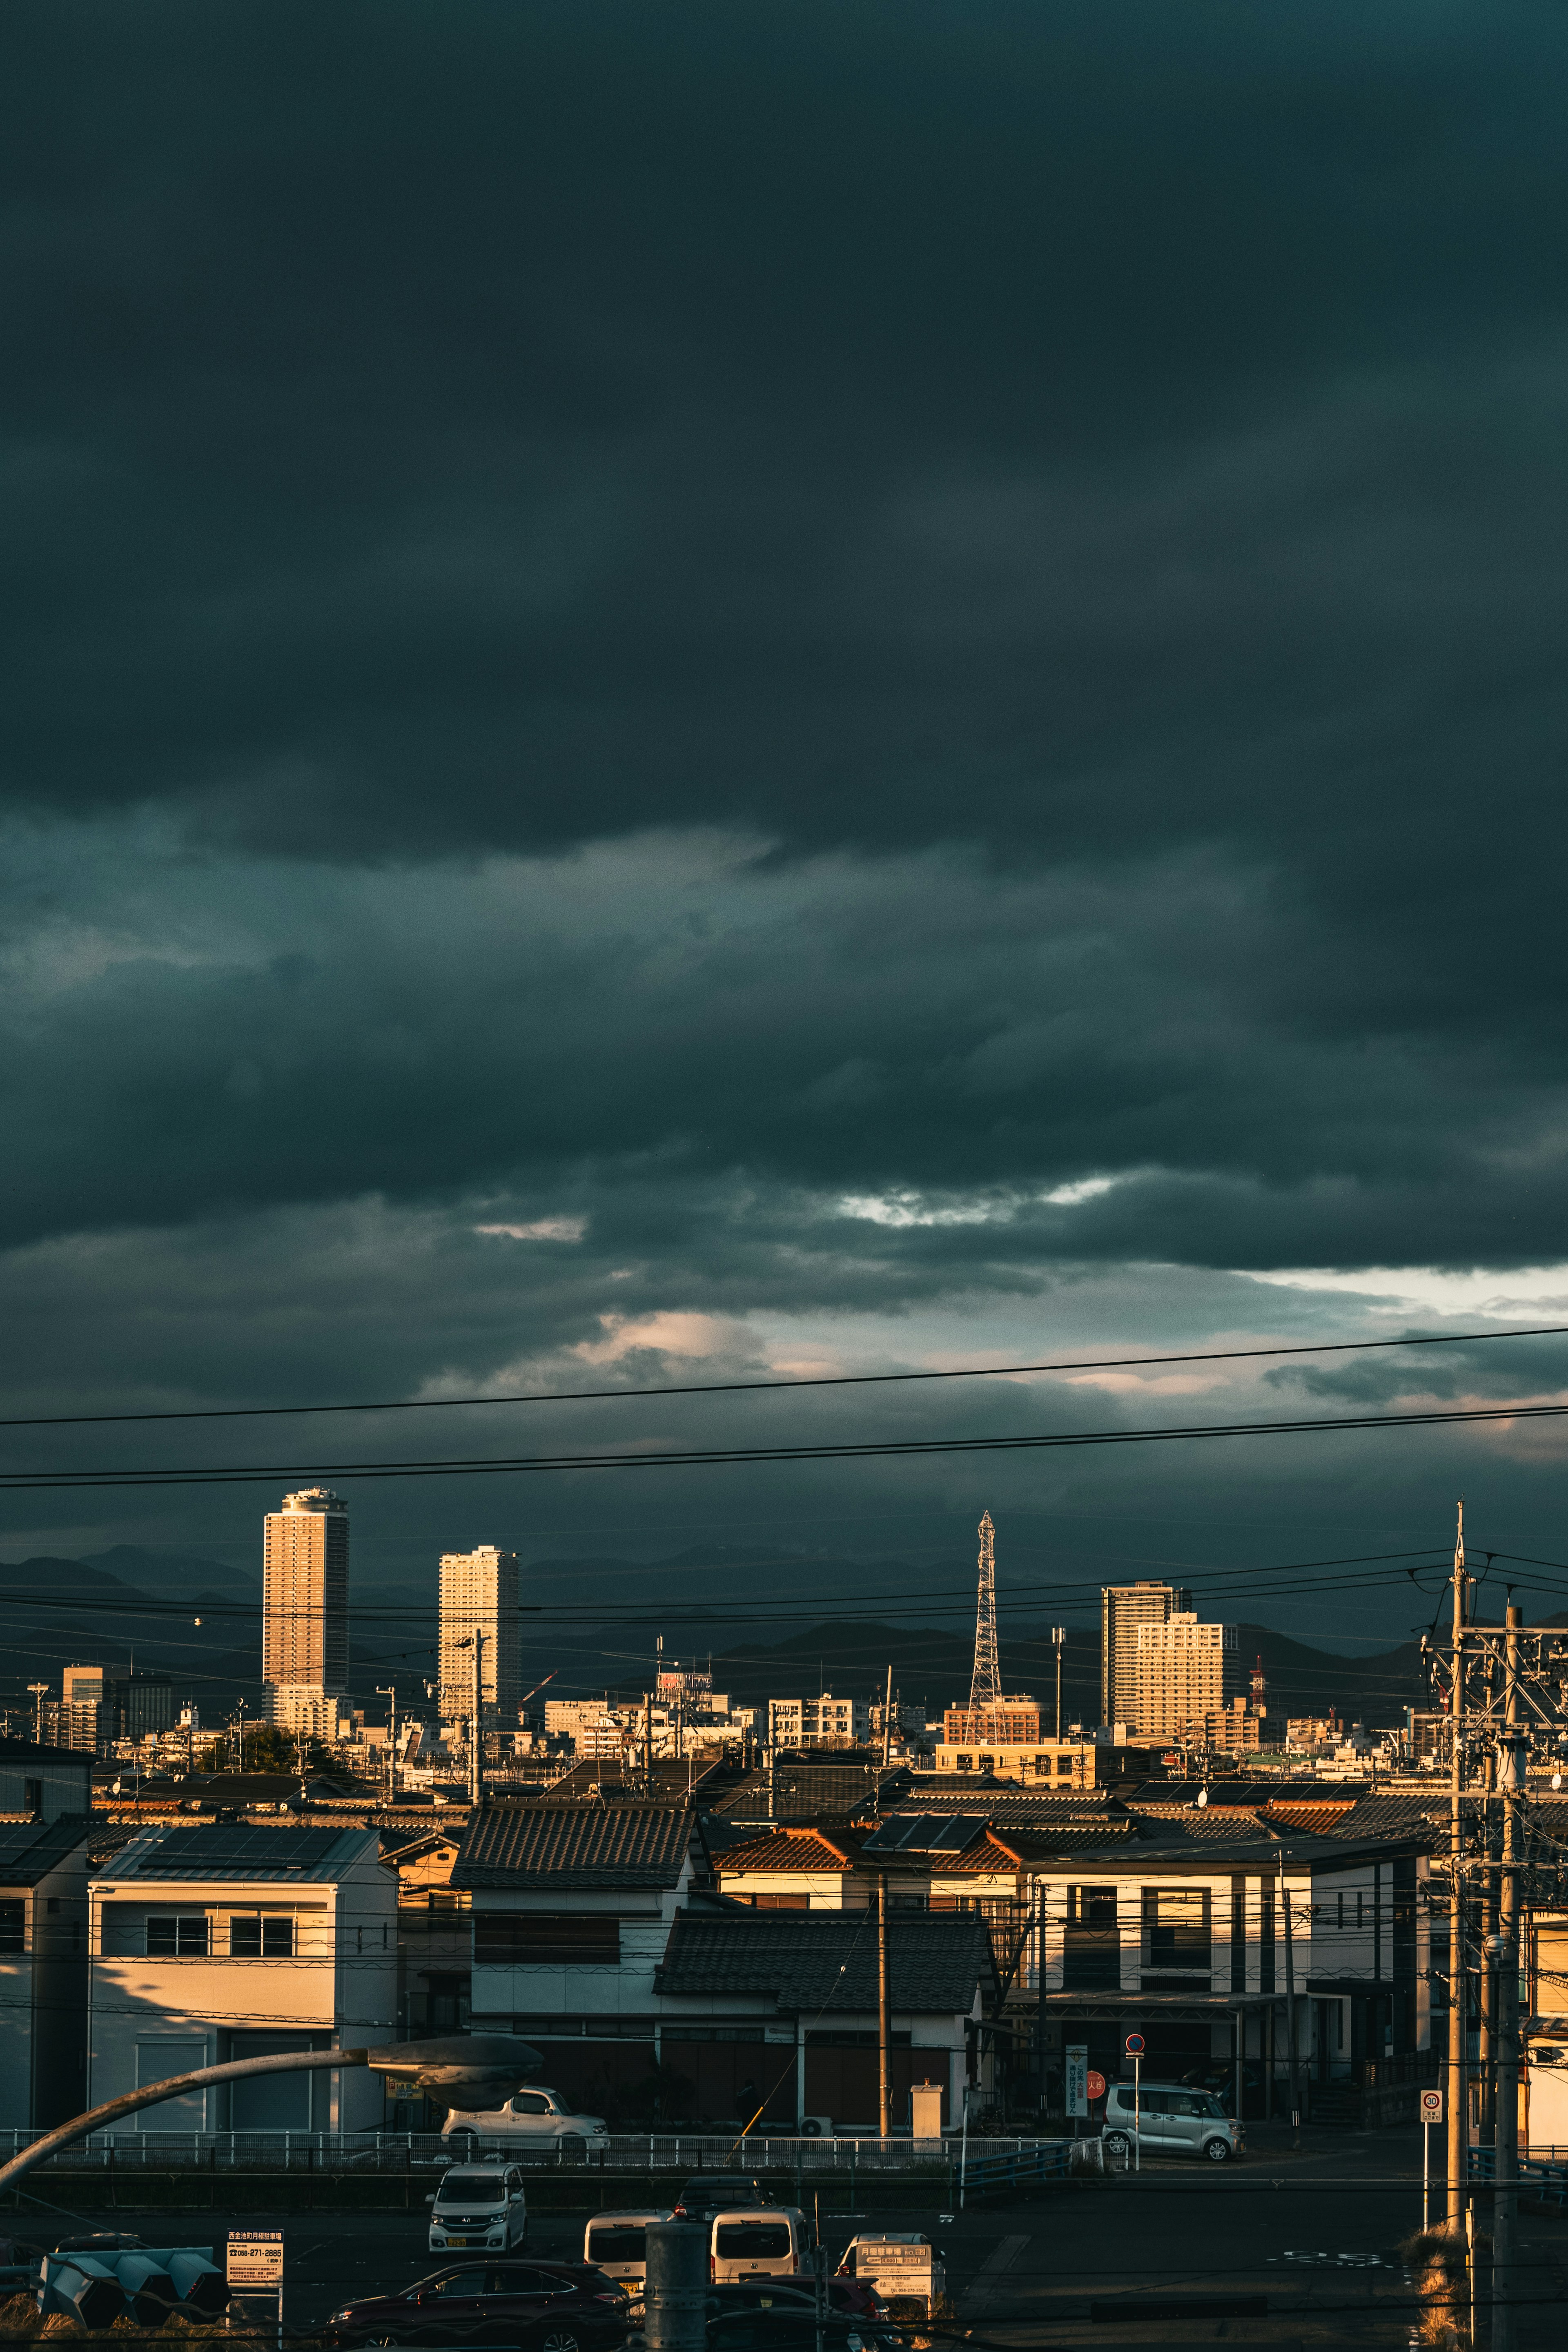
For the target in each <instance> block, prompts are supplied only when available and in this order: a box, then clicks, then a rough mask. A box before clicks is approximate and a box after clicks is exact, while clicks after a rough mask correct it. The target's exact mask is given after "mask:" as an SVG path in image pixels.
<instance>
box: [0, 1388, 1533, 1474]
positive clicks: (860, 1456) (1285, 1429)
mask: <svg viewBox="0 0 1568 2352" xmlns="http://www.w3.org/2000/svg"><path fill="white" fill-rule="evenodd" d="M1565 1414H1568V1402H1565V1403H1562V1404H1499V1405H1457V1406H1442V1407H1433V1408H1431V1409H1429V1410H1427V1411H1425V1412H1357V1413H1337V1414H1330V1415H1321V1416H1319V1417H1318V1418H1316V1419H1313V1420H1307V1421H1220V1422H1193V1423H1180V1424H1178V1425H1175V1426H1173V1427H1170V1428H1164V1429H1089V1430H1047V1431H1041V1432H1039V1433H1036V1434H1033V1435H1027V1436H1007V1437H906V1438H879V1439H863V1440H861V1441H860V1442H859V1443H858V1444H851V1445H718V1446H647V1447H645V1448H642V1449H640V1450H639V1451H637V1453H633V1454H493V1455H491V1454H480V1455H464V1454H454V1455H452V1456H450V1457H448V1458H445V1459H440V1458H437V1459H435V1460H430V1461H422V1462H313V1463H309V1464H301V1463H300V1462H297V1461H296V1462H287V1463H277V1462H262V1463H241V1464H230V1465H223V1466H220V1467H200V1468H194V1469H188V1470H64V1471H42V1470H16V1471H5V1472H3V1473H0V1492H5V1491H8V1492H13V1493H27V1492H31V1491H33V1490H34V1489H37V1490H41V1491H46V1492H47V1491H48V1490H51V1489H56V1488H68V1489H74V1488H87V1487H90V1486H132V1487H135V1486H244V1485H247V1484H253V1485H254V1484H259V1483H261V1482H262V1481H264V1480H265V1481H270V1480H272V1479H276V1478H337V1479H349V1478H363V1479H370V1478H470V1477H484V1476H491V1477H493V1476H497V1475H500V1474H502V1473H506V1472H511V1473H514V1474H516V1475H520V1476H521V1475H525V1474H527V1473H530V1472H542V1471H562V1470H680V1469H686V1470H707V1469H717V1468H720V1467H721V1466H723V1465H726V1464H731V1463H751V1462H759V1463H761V1462H853V1461H867V1460H871V1459H875V1458H881V1459H886V1458H893V1457H902V1458H905V1459H908V1458H910V1457H912V1456H917V1455H921V1454H1011V1453H1030V1452H1046V1451H1055V1450H1057V1449H1058V1448H1064V1447H1071V1446H1080V1445H1152V1444H1179V1443H1184V1442H1187V1441H1190V1440H1194V1439H1198V1438H1205V1437H1295V1436H1309V1435H1312V1434H1314V1433H1316V1434H1322V1433H1329V1432H1335V1431H1342V1430H1356V1429H1420V1428H1444V1427H1450V1426H1457V1425H1458V1424H1460V1423H1485V1422H1499V1421H1553V1420H1560V1419H1562V1418H1563V1416H1564V1415H1565Z"/></svg>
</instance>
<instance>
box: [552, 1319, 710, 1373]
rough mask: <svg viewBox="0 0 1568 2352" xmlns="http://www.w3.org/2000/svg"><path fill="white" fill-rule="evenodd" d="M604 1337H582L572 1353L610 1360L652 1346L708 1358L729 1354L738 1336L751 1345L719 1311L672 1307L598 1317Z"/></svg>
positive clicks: (662, 1351) (661, 1350) (658, 1351)
mask: <svg viewBox="0 0 1568 2352" xmlns="http://www.w3.org/2000/svg"><path fill="white" fill-rule="evenodd" d="M599 1321H600V1324H601V1325H602V1327H603V1328H604V1331H605V1337H604V1339H585V1340H584V1341H583V1342H582V1344H581V1345H580V1346H578V1347H575V1348H574V1349H573V1350H572V1353H573V1354H574V1356H577V1357H579V1358H580V1359H581V1360H582V1361H583V1362H584V1363H585V1364H613V1363H615V1362H616V1361H617V1360H618V1359H619V1358H621V1357H622V1356H631V1355H635V1354H637V1352H638V1351H639V1350H640V1349H645V1348H646V1349H652V1350H653V1351H654V1352H655V1353H656V1354H658V1355H661V1356H686V1357H694V1358H708V1357H713V1356H726V1357H727V1356H732V1355H733V1354H734V1352H735V1348H736V1342H737V1339H740V1340H742V1341H743V1342H744V1343H745V1344H746V1346H747V1349H748V1351H749V1349H750V1346H751V1341H750V1335H749V1334H747V1333H746V1330H745V1327H744V1325H742V1324H739V1323H732V1322H729V1321H727V1320H726V1319H725V1318H723V1317H722V1316H719V1315H690V1314H681V1313H679V1312H675V1311H671V1312H668V1313H660V1314H658V1315H645V1316H641V1317H639V1318H637V1319H636V1320H633V1319H631V1318H626V1317H622V1316H618V1315H601V1316H600V1318H599Z"/></svg>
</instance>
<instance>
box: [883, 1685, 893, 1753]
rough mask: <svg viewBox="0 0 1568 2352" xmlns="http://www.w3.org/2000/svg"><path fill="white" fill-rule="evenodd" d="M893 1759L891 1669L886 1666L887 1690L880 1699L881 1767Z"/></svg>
mask: <svg viewBox="0 0 1568 2352" xmlns="http://www.w3.org/2000/svg"><path fill="white" fill-rule="evenodd" d="M892 1760H893V1669H892V1667H891V1665H889V1668H888V1692H887V1696H886V1697H885V1698H884V1699H883V1701H882V1769H883V1771H884V1772H885V1771H886V1770H887V1769H888V1767H889V1764H890V1763H891V1762H892Z"/></svg>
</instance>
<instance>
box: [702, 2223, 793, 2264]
mask: <svg viewBox="0 0 1568 2352" xmlns="http://www.w3.org/2000/svg"><path fill="white" fill-rule="evenodd" d="M713 2234H714V2245H713V2251H714V2252H715V2253H716V2254H719V2255H723V2256H727V2257H728V2258H729V2260H731V2262H733V2261H736V2260H737V2259H738V2260H741V2261H751V2262H773V2261H775V2260H776V2259H777V2257H778V2256H779V2255H780V2254H787V2253H788V2252H789V2223H788V2222H787V2221H721V2222H720V2223H719V2225H718V2227H717V2229H716V2230H715V2231H714V2233H713Z"/></svg>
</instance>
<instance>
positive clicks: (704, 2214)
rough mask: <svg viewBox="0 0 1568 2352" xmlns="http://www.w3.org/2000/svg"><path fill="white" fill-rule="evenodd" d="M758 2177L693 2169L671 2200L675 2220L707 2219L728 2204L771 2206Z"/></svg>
mask: <svg viewBox="0 0 1568 2352" xmlns="http://www.w3.org/2000/svg"><path fill="white" fill-rule="evenodd" d="M772 2203H773V2199H772V2197H771V2196H770V2195H769V2193H768V2191H767V2189H765V2188H764V2187H763V2183H762V2182H761V2181H760V2180H757V2179H752V2176H751V2175H750V2174H748V2173H744V2172H694V2173H693V2174H692V2176H691V2178H690V2179H689V2181H688V2182H687V2183H686V2186H685V2187H684V2189H682V2190H681V2192H680V2194H679V2197H678V2198H677V2199H676V2200H675V2215H674V2218H675V2220H676V2221H711V2220H712V2219H713V2216H714V2214H715V2213H721V2212H723V2211H724V2210H725V2209H726V2208H727V2207H729V2206H731V2205H771V2204H772Z"/></svg>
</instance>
